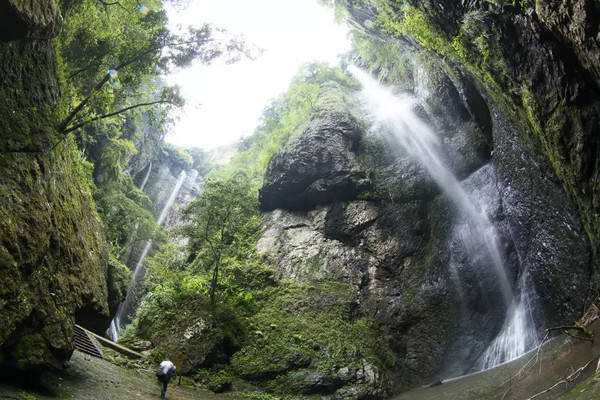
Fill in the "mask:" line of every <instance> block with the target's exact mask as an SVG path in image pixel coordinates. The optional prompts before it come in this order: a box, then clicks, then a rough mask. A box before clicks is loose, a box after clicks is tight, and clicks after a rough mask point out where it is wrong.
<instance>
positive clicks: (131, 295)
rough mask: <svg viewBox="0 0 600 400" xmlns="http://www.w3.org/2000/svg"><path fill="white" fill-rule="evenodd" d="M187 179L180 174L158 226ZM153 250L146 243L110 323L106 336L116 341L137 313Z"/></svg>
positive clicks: (150, 243)
mask: <svg viewBox="0 0 600 400" xmlns="http://www.w3.org/2000/svg"><path fill="white" fill-rule="evenodd" d="M185 177H186V172H185V171H181V173H180V174H179V177H178V178H177V183H176V184H175V186H174V187H173V190H171V194H170V196H169V199H168V200H167V202H166V203H165V205H164V207H163V209H162V211H161V213H160V215H159V217H158V220H157V221H156V224H157V225H158V226H161V225H162V224H163V222H164V221H165V218H166V217H167V214H168V212H169V210H170V209H171V206H172V205H173V203H175V199H176V198H177V195H178V194H179V191H180V190H181V186H182V185H183V182H184V181H185ZM151 248H152V240H148V241H146V244H145V245H144V250H143V251H142V254H141V256H140V258H139V260H138V262H137V264H136V266H135V270H134V271H133V276H132V277H131V280H130V281H129V286H128V287H127V294H126V296H125V300H124V301H123V302H122V303H121V304H119V306H118V307H117V312H116V314H115V316H114V318H113V319H112V321H111V323H110V327H109V328H108V330H107V331H106V335H107V336H108V337H109V338H111V339H112V340H114V341H116V340H118V338H119V333H120V331H121V329H122V326H123V324H126V323H128V322H129V318H130V314H131V313H133V312H134V311H135V307H136V305H137V302H138V301H139V299H140V297H141V295H142V291H143V285H142V283H143V279H144V275H145V274H146V270H145V268H144V259H145V258H146V256H147V255H148V252H149V251H150V249H151Z"/></svg>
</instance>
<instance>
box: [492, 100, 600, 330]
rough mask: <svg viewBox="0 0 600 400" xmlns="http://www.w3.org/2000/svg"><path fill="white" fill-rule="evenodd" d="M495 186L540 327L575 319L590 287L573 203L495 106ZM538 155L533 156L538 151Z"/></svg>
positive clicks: (588, 258)
mask: <svg viewBox="0 0 600 400" xmlns="http://www.w3.org/2000/svg"><path fill="white" fill-rule="evenodd" d="M494 115H495V118H494V119H495V125H496V132H497V133H496V137H497V144H496V149H495V150H494V163H495V164H496V165H497V169H496V170H497V178H498V191H499V192H500V196H501V199H502V207H503V213H504V215H505V216H506V226H507V229H508V232H509V234H510V238H511V240H512V243H513V244H514V247H515V255H516V257H517V258H518V261H519V263H520V265H521V266H520V268H521V270H523V271H527V274H528V277H529V278H528V285H530V286H531V287H532V288H533V291H534V293H533V303H534V304H536V305H537V308H536V310H535V312H534V314H533V315H534V319H535V320H536V321H535V322H536V325H537V326H538V327H540V328H543V327H550V326H556V325H560V324H561V323H568V322H571V321H574V320H577V319H578V318H579V317H580V316H581V315H582V313H583V311H584V307H585V302H586V297H587V295H588V291H589V290H593V287H594V285H596V284H597V283H596V282H595V278H593V268H592V249H591V248H590V243H589V240H587V236H586V234H585V231H584V229H583V225H582V223H581V219H580V218H579V215H578V213H577V211H576V210H577V209H576V206H575V205H574V204H573V203H572V201H571V200H570V199H569V198H568V197H567V195H566V194H565V193H564V191H563V189H562V187H561V186H560V184H558V183H557V182H556V181H555V180H554V179H552V176H551V175H550V176H548V173H547V172H546V171H548V169H549V168H548V167H547V166H545V165H544V163H545V161H544V160H543V159H542V160H540V161H536V156H535V155H534V152H533V150H532V149H531V147H529V146H527V145H526V144H525V143H524V142H523V140H522V138H521V137H520V136H519V134H518V130H517V129H516V128H515V126H514V125H512V124H511V123H510V122H509V121H508V120H507V119H506V118H505V117H504V116H503V115H502V114H501V113H499V112H495V113H494ZM538 159H539V157H538Z"/></svg>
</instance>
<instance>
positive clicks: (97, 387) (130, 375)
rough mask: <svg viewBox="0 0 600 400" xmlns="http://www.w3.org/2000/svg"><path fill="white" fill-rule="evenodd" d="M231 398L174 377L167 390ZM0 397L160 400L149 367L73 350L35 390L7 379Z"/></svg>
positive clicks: (201, 398)
mask: <svg viewBox="0 0 600 400" xmlns="http://www.w3.org/2000/svg"><path fill="white" fill-rule="evenodd" d="M25 384H26V382H25ZM28 386H29V385H28ZM234 398H235V397H234V396H226V397H225V396H222V395H221V396H219V395H215V394H213V393H212V392H209V391H205V390H201V389H198V388H195V387H193V386H189V385H188V386H185V385H182V386H177V378H175V379H174V380H173V381H172V382H171V384H170V385H169V388H168V391H167V399H169V400H191V399H196V400H216V399H221V400H223V399H234ZM0 399H1V400H5V399H11V400H46V399H48V400H50V399H52V400H56V399H80V400H126V399H127V400H128V399H139V400H146V399H149V400H150V399H152V400H154V399H160V386H159V384H158V382H157V380H156V377H155V376H154V372H153V371H152V370H142V369H139V370H137V369H128V368H124V367H120V366H117V365H115V364H113V363H111V362H109V361H107V360H103V359H100V358H96V357H92V356H88V355H87V354H83V353H80V352H79V351H75V352H74V353H73V357H72V358H71V365H70V367H69V368H68V369H67V370H65V371H64V372H62V373H58V374H50V375H46V376H44V377H43V379H42V383H41V386H40V387H38V389H37V390H32V389H30V388H27V389H24V388H23V387H19V386H16V385H14V386H13V385H11V384H10V383H8V382H2V383H0Z"/></svg>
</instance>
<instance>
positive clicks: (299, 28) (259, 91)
mask: <svg viewBox="0 0 600 400" xmlns="http://www.w3.org/2000/svg"><path fill="white" fill-rule="evenodd" d="M167 11H168V15H169V23H170V24H171V25H172V26H173V27H175V26H177V25H182V26H188V25H201V24H202V23H204V22H208V23H211V24H213V26H215V27H221V28H225V29H227V30H228V31H229V32H230V33H232V34H243V35H244V37H245V38H246V41H247V42H248V43H254V44H256V45H257V46H258V47H260V48H262V49H264V50H265V52H264V53H263V54H262V55H261V56H260V57H259V58H258V59H256V60H254V61H251V60H242V61H240V62H238V63H235V64H232V65H225V64H223V63H220V62H214V63H213V64H212V65H211V66H206V65H202V64H199V63H198V64H194V65H192V66H191V67H189V68H186V69H184V70H180V71H178V72H176V73H173V74H171V75H169V76H168V77H167V82H168V83H169V84H171V85H173V84H178V85H179V86H180V87H181V93H182V95H183V97H184V98H185V99H186V105H185V107H184V109H183V112H182V113H181V114H180V115H179V121H178V122H177V123H176V125H175V126H174V127H173V128H172V129H171V132H170V133H169V134H168V135H167V138H166V140H167V141H168V142H170V143H173V144H175V145H178V146H185V147H194V146H195V147H202V148H205V149H212V148H215V147H218V146H222V145H225V144H230V143H232V142H234V141H236V140H238V139H239V138H241V137H243V136H248V135H249V134H251V133H252V132H253V131H254V128H255V127H256V125H257V124H258V121H259V117H260V115H261V113H262V111H263V109H264V108H265V107H266V106H267V104H268V103H269V100H270V99H273V98H275V97H276V96H277V95H278V94H280V93H282V92H284V91H285V90H286V89H287V87H288V85H289V83H290V81H291V78H292V77H293V76H294V75H295V74H296V72H297V71H298V69H299V67H300V65H302V64H303V63H305V62H310V61H326V62H329V63H330V64H337V62H338V58H337V56H338V55H339V54H341V53H344V52H346V51H348V50H349V48H350V43H349V40H348V38H347V28H346V27H345V26H342V25H338V24H336V23H335V22H334V16H333V9H332V8H329V7H325V6H323V5H321V4H319V3H318V2H317V0H192V1H190V4H189V6H188V7H187V9H185V10H183V11H178V10H175V9H169V8H167Z"/></svg>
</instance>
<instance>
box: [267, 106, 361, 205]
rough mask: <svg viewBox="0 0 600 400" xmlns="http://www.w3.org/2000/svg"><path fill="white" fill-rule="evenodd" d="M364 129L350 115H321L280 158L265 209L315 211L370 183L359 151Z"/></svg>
mask: <svg viewBox="0 0 600 400" xmlns="http://www.w3.org/2000/svg"><path fill="white" fill-rule="evenodd" d="M360 135H361V127H360V125H359V124H358V121H357V120H356V119H355V118H354V117H353V116H352V115H351V114H350V113H348V112H343V111H340V112H331V113H329V112H328V113H324V114H321V115H316V116H315V117H313V119H312V120H311V121H310V124H309V126H308V128H306V130H305V131H304V132H303V133H302V136H301V137H300V138H299V139H298V142H297V143H295V144H294V146H293V149H292V150H289V151H285V152H282V153H280V154H277V155H276V156H274V157H273V158H272V159H271V161H270V162H269V165H268V167H267V172H266V173H265V183H264V184H263V187H262V188H261V189H260V194H259V198H260V207H261V209H262V210H264V211H269V210H274V209H276V208H285V209H290V210H310V209H311V208H313V207H314V206H316V205H319V204H327V203H331V202H334V201H343V200H349V199H352V198H354V197H356V195H357V194H358V193H360V192H361V191H365V190H368V189H369V187H370V185H369V181H368V180H367V178H366V174H365V173H364V171H362V170H361V168H360V167H359V165H358V163H357V162H356V159H355V156H354V153H353V150H354V149H355V148H356V146H357V144H358V141H359V140H360Z"/></svg>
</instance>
